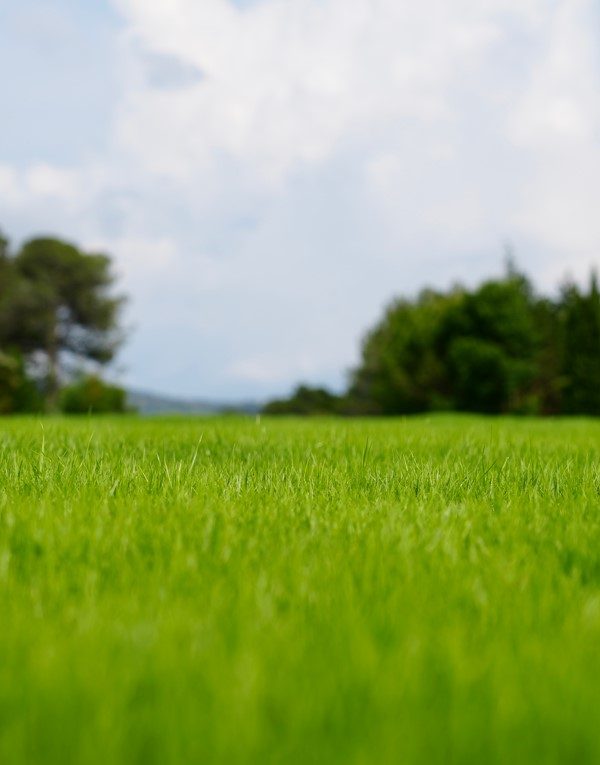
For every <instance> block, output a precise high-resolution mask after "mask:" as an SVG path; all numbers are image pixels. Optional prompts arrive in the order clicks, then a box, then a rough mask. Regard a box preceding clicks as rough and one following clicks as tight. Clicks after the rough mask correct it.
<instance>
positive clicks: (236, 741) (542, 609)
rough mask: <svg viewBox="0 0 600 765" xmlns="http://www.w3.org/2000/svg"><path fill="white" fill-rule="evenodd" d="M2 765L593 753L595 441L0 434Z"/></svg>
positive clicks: (259, 432) (550, 428)
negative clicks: (0, 496)
mask: <svg viewBox="0 0 600 765" xmlns="http://www.w3.org/2000/svg"><path fill="white" fill-rule="evenodd" d="M0 448H1V451H2V454H3V455H5V457H4V458H3V459H2V460H1V461H0V486H1V487H2V502H0V613H1V614H2V629H0V656H1V657H2V665H1V666H2V671H1V672H0V718H1V721H2V724H1V726H0V762H2V763H10V765H22V764H23V763H28V764H30V765H31V764H35V763H43V764H44V765H58V764H60V765H64V763H78V764H79V765H96V763H112V764H113V765H122V764H124V763H161V764H162V765H170V764H171V763H177V764H178V765H179V764H180V763H267V762H268V763H288V764H290V765H295V763H302V764H304V763H313V762H326V763H330V764H331V765H338V764H340V765H341V764H342V763H343V765H347V764H348V763H383V764H386V763H390V764H391V763H394V764H395V763H404V765H417V764H420V763H423V764H424V763H427V765H432V764H433V765H437V764H439V763H449V762H452V763H538V764H539V765H551V764H552V765H557V763H578V765H592V763H597V762H599V761H600V727H599V726H598V709H600V683H598V677H599V676H600V652H599V651H598V646H599V644H600V601H599V592H600V566H599V554H598V551H599V550H600V525H599V523H598V478H599V476H598V465H599V464H600V422H598V421H586V420H583V419H581V420H575V419H569V420H563V421H556V420H552V421H549V420H531V419H519V420H516V419H514V418H506V419H502V420H500V419H490V418H481V419H479V418H476V417H471V416H448V415H443V416H439V415H438V416H428V417H427V418H424V419H421V418H412V419H410V420H403V421H401V420H394V421H386V420H383V419H378V420H360V421H359V420H340V419H335V420H333V419H326V418H318V419H312V420H307V419H304V420H290V419H286V420H276V419H274V418H266V417H263V418H261V421H260V422H259V423H257V422H255V421H254V420H248V419H233V418H215V417H212V418H207V419H188V420H185V419H183V418H179V419H177V418H173V419H171V420H164V419H160V420H156V419H148V420H136V419H130V418H128V417H119V418H114V419H113V418H110V417H107V418H102V419H96V420H88V419H87V418H82V419H70V420H69V421H68V422H65V421H63V420H61V419H53V420H49V421H46V422H44V423H43V429H42V428H41V427H40V423H39V422H37V421H33V420H26V419H25V420H23V419H19V420H10V421H7V422H4V423H3V427H2V434H1V435H0Z"/></svg>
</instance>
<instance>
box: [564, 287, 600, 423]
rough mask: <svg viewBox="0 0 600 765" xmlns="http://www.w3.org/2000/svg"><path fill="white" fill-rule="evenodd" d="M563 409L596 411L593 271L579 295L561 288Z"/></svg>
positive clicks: (598, 349)
mask: <svg viewBox="0 0 600 765" xmlns="http://www.w3.org/2000/svg"><path fill="white" fill-rule="evenodd" d="M563 311H564V323H565V330H564V370H565V376H566V384H565V392H564V398H565V411H566V412H569V413H572V414H585V413H589V414H597V415H600V293H599V291H598V282H597V278H596V274H595V273H594V274H592V278H591V282H590V291H589V294H588V295H582V294H580V292H579V291H578V290H577V288H576V287H575V286H573V285H569V286H568V287H566V288H565V290H564V296H563Z"/></svg>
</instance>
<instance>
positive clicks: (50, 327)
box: [5, 238, 122, 409]
mask: <svg viewBox="0 0 600 765" xmlns="http://www.w3.org/2000/svg"><path fill="white" fill-rule="evenodd" d="M110 266H111V263H110V259H109V258H108V257H107V256H106V255H101V254H86V253H84V252H81V251H80V250H79V249H78V248H77V247H75V246H73V245H72V244H69V243H67V242H63V241H60V240H58V239H49V238H42V239H33V240H31V241H29V242H27V243H26V244H24V245H23V247H22V248H21V250H20V251H19V252H18V253H17V255H16V256H15V257H14V258H13V259H12V277H11V278H12V280H13V281H12V287H11V297H10V300H9V301H7V302H8V304H9V308H8V309H7V317H8V318H7V320H6V323H5V335H6V337H5V342H6V343H7V344H8V345H13V346H15V347H17V348H19V349H20V350H21V351H22V352H23V353H24V354H29V355H31V356H33V357H37V358H39V357H41V358H42V359H43V361H44V368H45V373H44V378H45V380H44V382H45V394H46V399H47V403H48V407H49V408H50V409H54V408H56V405H57V401H58V390H59V382H60V369H61V363H62V362H63V361H64V359H65V358H67V357H76V358H77V359H80V360H91V361H95V362H98V363H100V364H103V363H106V362H108V361H110V360H111V359H112V358H113V356H114V353H115V351H116V349H117V348H118V346H119V343H120V341H121V335H120V333H119V331H118V326H117V320H118V315H119V309H120V306H121V304H122V298H120V297H115V296H114V295H113V294H112V287H113V283H114V277H113V274H112V272H111V267H110Z"/></svg>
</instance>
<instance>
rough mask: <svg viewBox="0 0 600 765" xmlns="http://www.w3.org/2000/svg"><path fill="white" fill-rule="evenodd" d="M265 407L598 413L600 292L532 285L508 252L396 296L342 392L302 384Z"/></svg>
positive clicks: (591, 287)
mask: <svg viewBox="0 0 600 765" xmlns="http://www.w3.org/2000/svg"><path fill="white" fill-rule="evenodd" d="M264 411H265V412H266V413H271V414H346V415H356V414H365V415H366V414H368V415H371V414H372V415H398V414H413V413H418V412H432V411H464V412H481V413H488V414H501V413H506V414H540V415H559V414H587V415H600V293H599V288H598V279H597V275H596V273H595V272H592V274H591V276H590V279H589V284H588V285H587V286H586V287H585V288H583V289H582V288H580V287H578V286H577V285H576V284H575V283H573V282H568V283H565V284H564V285H563V286H562V288H561V289H560V292H559V294H558V295H557V296H556V297H554V298H551V297H546V296H543V295H538V294H537V293H536V292H535V290H534V288H533V286H532V284H531V282H530V280H529V279H528V278H527V277H526V276H525V275H524V274H522V273H520V272H519V271H518V270H517V268H516V267H515V266H514V264H513V263H512V262H509V263H508V264H507V269H506V273H505V274H504V275H503V276H502V277H501V278H499V279H492V280H489V281H486V282H484V283H483V284H480V285H479V286H477V287H476V288H474V289H467V288H465V287H462V286H455V287H453V288H452V289H450V290H448V291H445V292H441V291H437V290H432V289H425V290H423V291H422V292H421V293H420V294H419V295H418V296H417V297H416V298H415V299H409V298H399V299H396V300H394V301H393V302H392V303H391V305H390V306H389V307H388V308H387V309H386V310H385V312H384V315H383V316H382V318H381V319H380V321H379V322H378V323H377V324H376V325H375V326H374V327H373V328H372V329H371V330H370V331H369V332H368V333H367V334H366V336H365V338H364V341H363V343H362V352H361V360H360V363H359V365H358V366H357V368H356V369H354V370H352V372H351V374H350V381H349V385H348V388H347V390H346V392H345V393H344V394H343V395H339V396H338V395H334V394H333V393H331V392H329V391H327V390H326V389H323V388H313V387H310V386H307V385H301V386H299V387H298V388H297V389H296V390H295V391H294V393H293V394H292V396H291V397H290V398H287V399H281V400H275V401H271V402H269V403H268V404H267V405H266V406H265V408H264Z"/></svg>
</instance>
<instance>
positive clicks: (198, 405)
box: [127, 390, 261, 414]
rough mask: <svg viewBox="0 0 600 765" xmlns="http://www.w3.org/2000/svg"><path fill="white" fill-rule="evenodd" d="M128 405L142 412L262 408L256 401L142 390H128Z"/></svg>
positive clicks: (252, 411)
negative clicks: (163, 393)
mask: <svg viewBox="0 0 600 765" xmlns="http://www.w3.org/2000/svg"><path fill="white" fill-rule="evenodd" d="M127 405H128V406H129V407H131V408H132V409H135V410H136V411H137V412H139V413H140V414H222V413H224V412H239V413H240V414H256V413H258V412H260V410H261V405H260V404H258V403H257V402H255V401H240V402H226V401H208V400H206V399H183V398H176V397H171V396H161V395H160V394H157V393H148V392H146V391H140V390H128V391H127Z"/></svg>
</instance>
